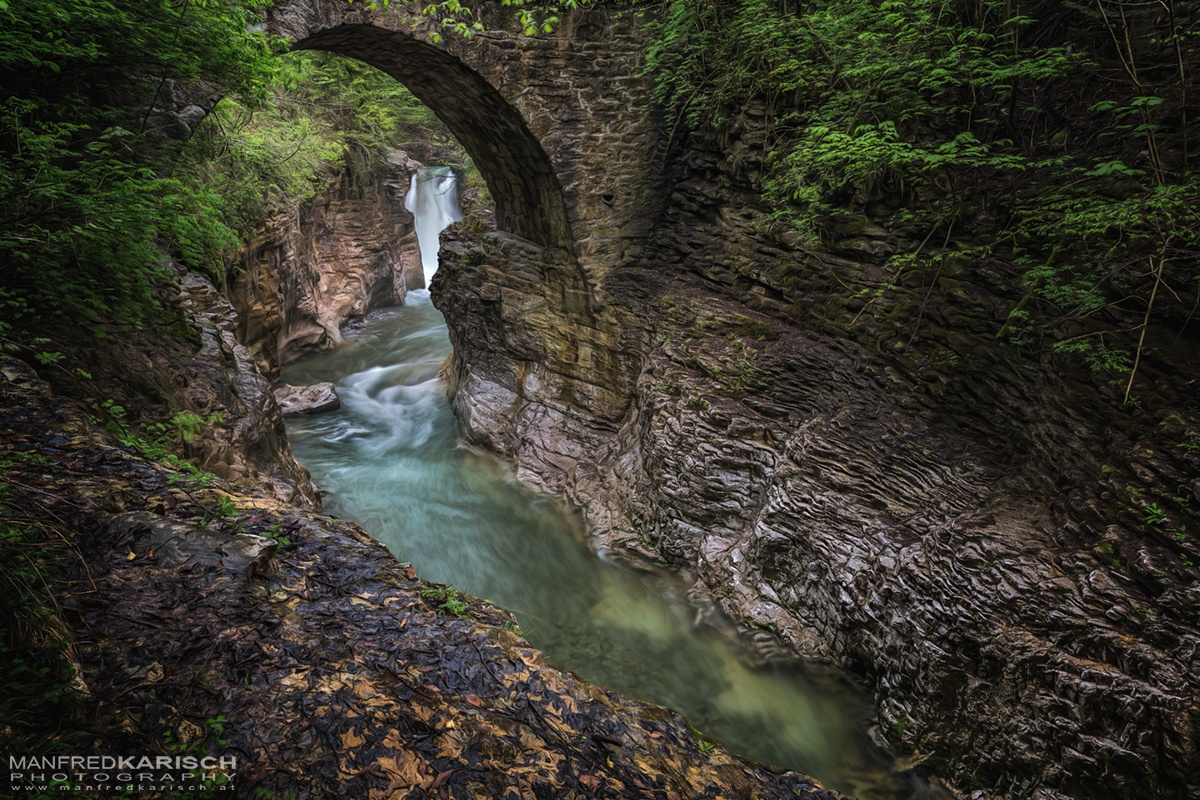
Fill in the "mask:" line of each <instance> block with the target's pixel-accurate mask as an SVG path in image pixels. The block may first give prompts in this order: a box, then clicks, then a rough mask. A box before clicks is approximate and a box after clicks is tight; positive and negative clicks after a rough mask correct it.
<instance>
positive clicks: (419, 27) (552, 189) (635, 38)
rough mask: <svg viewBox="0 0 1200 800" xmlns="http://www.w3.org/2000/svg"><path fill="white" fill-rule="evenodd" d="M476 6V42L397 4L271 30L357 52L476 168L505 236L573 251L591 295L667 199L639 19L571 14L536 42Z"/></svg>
mask: <svg viewBox="0 0 1200 800" xmlns="http://www.w3.org/2000/svg"><path fill="white" fill-rule="evenodd" d="M285 2H286V0H285ZM473 5H474V6H475V8H476V17H475V19H477V20H478V21H479V22H480V23H482V25H483V27H484V30H483V31H481V32H479V33H477V34H476V35H475V36H473V37H471V38H470V39H467V38H464V37H462V36H460V35H458V34H456V33H454V32H453V31H451V30H443V29H442V28H441V26H440V25H439V23H438V22H437V21H436V20H432V19H430V18H429V17H427V16H424V15H422V14H421V13H420V10H419V9H420V6H421V4H419V3H403V2H392V3H390V4H389V5H388V6H387V8H386V9H383V8H381V9H379V10H371V9H369V8H368V7H367V5H366V4H365V3H363V2H354V3H348V2H346V0H298V1H297V2H294V3H290V4H285V3H281V4H279V5H276V6H275V7H274V8H272V9H270V10H269V11H268V12H267V15H268V28H269V30H270V31H271V32H272V33H274V34H276V35H279V36H282V37H284V38H286V39H288V40H290V41H291V42H292V44H293V47H294V48H296V49H313V50H325V51H330V52H335V53H339V54H341V55H345V56H350V57H352V58H356V59H359V60H361V61H364V62H366V63H368V64H371V65H372V66H374V67H377V68H379V69H380V70H382V71H384V72H386V73H387V74H389V75H391V76H392V77H394V78H396V79H397V80H398V81H400V82H401V83H403V84H404V85H405V86H406V87H408V89H409V90H410V91H412V93H413V94H414V95H416V96H417V98H418V99H420V100H421V101H422V102H423V103H424V104H425V105H427V106H428V107H429V108H430V109H432V110H433V111H434V113H436V114H437V116H438V117H439V118H440V119H441V120H442V121H443V122H444V123H445V124H446V125H447V126H448V127H449V128H450V130H451V131H452V132H453V133H454V135H455V136H456V137H457V138H458V140H459V141H460V142H461V143H462V145H463V146H464V147H465V148H466V149H467V151H468V152H469V153H470V154H471V157H472V158H473V159H474V160H475V163H476V165H477V166H478V167H479V169H480V171H481V173H482V174H483V177H484V179H485V180H486V181H487V184H488V187H489V189H490V191H491V194H492V196H493V199H494V201H495V203H496V216H497V224H498V226H499V228H500V229H501V230H502V231H506V232H508V233H511V234H514V235H516V236H518V237H520V238H522V239H525V240H527V241H529V242H532V243H534V244H536V245H538V246H540V247H543V248H554V249H562V250H564V251H566V253H567V254H569V257H570V260H571V261H573V262H575V263H576V264H577V265H578V267H579V268H580V269H581V270H582V273H583V275H584V276H586V278H585V283H586V284H589V285H591V286H592V287H594V286H596V285H597V284H598V283H599V282H600V281H601V280H602V278H603V276H604V275H605V274H607V272H608V271H609V270H610V269H612V268H613V267H614V266H616V265H617V264H619V263H620V262H622V261H623V260H625V259H627V258H628V257H629V255H630V253H631V251H632V250H633V249H634V248H635V247H636V245H637V243H638V242H639V241H643V240H644V239H645V238H646V237H647V236H648V235H649V233H650V229H651V226H652V224H653V217H654V216H656V215H655V214H647V211H648V210H651V211H653V210H655V209H657V208H661V202H662V200H663V199H664V198H662V197H661V194H662V191H661V190H660V189H659V186H660V185H661V184H662V181H661V180H656V177H655V176H656V174H657V173H658V172H659V171H660V169H661V152H660V149H659V148H660V147H661V146H662V141H661V137H660V133H659V128H658V126H657V125H656V122H655V118H654V115H653V114H652V113H651V112H650V111H649V109H648V106H647V97H648V94H649V88H650V84H649V80H648V79H647V78H645V77H643V76H642V72H643V51H644V46H645V40H644V38H643V37H642V36H641V35H639V33H638V29H637V20H636V18H635V16H634V12H632V11H629V10H623V11H622V10H617V9H611V8H604V7H599V8H591V9H588V10H586V11H577V12H573V13H570V14H567V15H564V16H563V18H562V23H561V24H560V25H559V26H558V27H557V29H556V30H555V31H554V32H553V33H551V34H547V35H542V36H536V37H529V36H524V35H522V33H521V30H520V26H519V24H518V22H517V19H516V16H515V14H514V13H513V10H512V9H511V8H506V7H503V6H501V5H500V4H499V3H497V2H478V3H475V4H473ZM572 288H573V289H574V288H579V289H582V288H584V287H582V286H577V287H572Z"/></svg>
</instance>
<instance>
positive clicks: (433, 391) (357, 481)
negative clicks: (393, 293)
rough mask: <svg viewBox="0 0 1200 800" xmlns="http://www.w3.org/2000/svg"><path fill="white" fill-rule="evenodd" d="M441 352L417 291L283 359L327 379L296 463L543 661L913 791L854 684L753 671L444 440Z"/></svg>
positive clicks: (757, 743)
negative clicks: (493, 609) (483, 606)
mask: <svg viewBox="0 0 1200 800" xmlns="http://www.w3.org/2000/svg"><path fill="white" fill-rule="evenodd" d="M449 353H450V342H449V339H448V337H447V333H446V328H445V323H444V321H443V319H442V315H441V312H439V311H438V310H437V309H435V308H434V307H433V305H432V303H431V302H430V300H429V295H428V293H427V292H424V291H416V292H410V293H409V296H408V300H407V304H406V305H405V306H401V307H397V308H392V309H386V310H383V311H379V312H375V313H373V314H372V315H371V319H370V321H369V322H368V323H367V324H365V325H362V326H357V327H354V328H351V329H349V330H347V331H346V342H345V344H343V345H342V346H341V347H339V348H338V349H337V350H335V351H331V352H329V353H327V354H323V355H320V356H316V357H313V358H311V359H308V360H305V361H302V362H300V363H297V364H293V365H291V366H289V367H287V368H286V369H285V370H284V375H283V378H284V380H286V381H287V382H288V383H292V384H309V383H315V382H319V381H332V382H333V383H335V384H336V385H337V391H338V394H339V395H340V396H341V398H342V402H343V405H342V408H341V409H339V410H338V411H335V412H330V413H326V414H321V415H314V416H305V417H298V418H294V419H292V420H289V425H288V435H289V437H290V439H291V442H292V447H293V448H294V450H295V453H296V456H297V458H298V459H299V460H300V461H301V463H303V464H304V465H305V466H306V467H308V468H309V470H311V472H312V476H313V480H314V481H315V482H316V483H317V485H319V486H320V487H321V488H322V489H324V490H325V491H326V493H327V494H326V501H325V509H326V511H327V512H328V513H331V514H334V515H337V516H339V517H342V518H345V519H350V520H353V521H354V522H357V523H358V524H360V525H362V526H363V528H365V529H366V530H367V531H368V532H369V533H371V535H373V536H375V537H376V538H377V539H379V540H380V541H381V542H383V543H384V544H385V545H387V546H388V547H389V548H390V549H391V550H392V552H393V553H395V554H396V556H397V557H399V558H400V559H402V560H404V561H408V562H411V563H412V564H413V565H414V566H415V567H416V569H417V572H418V574H420V575H421V576H422V577H424V578H426V579H429V580H434V581H439V582H443V583H447V584H450V585H452V586H455V587H457V588H459V589H461V590H463V591H465V592H468V593H470V594H473V595H476V596H479V597H485V598H487V599H489V600H492V601H494V602H496V603H498V604H499V605H502V606H505V607H507V608H509V609H511V610H512V611H513V612H514V613H515V614H516V616H517V620H518V622H519V623H520V625H521V627H522V630H523V632H524V634H525V636H526V637H527V638H528V639H529V641H530V642H531V643H532V644H533V645H534V646H535V647H537V648H539V649H540V650H542V651H543V652H545V653H546V656H547V658H548V660H549V661H550V663H552V664H553V665H555V666H556V667H559V668H560V669H566V670H571V671H573V672H575V673H576V674H578V675H580V676H582V677H584V678H586V679H588V680H590V681H592V682H594V683H598V684H602V685H604V686H607V687H609V688H611V689H614V690H616V691H619V692H622V693H624V694H627V695H630V696H633V697H637V698H638V699H641V700H646V701H649V702H653V703H658V704H661V705H666V706H670V707H672V708H674V709H676V710H678V711H680V712H682V713H683V714H684V715H685V716H686V717H687V718H688V721H689V722H691V723H692V725H694V726H695V727H696V728H698V729H699V730H701V731H703V732H705V733H706V734H708V735H710V736H713V737H714V738H716V739H718V740H720V741H721V742H722V743H723V744H724V745H725V746H726V747H728V748H729V749H730V750H731V751H733V752H735V753H738V754H741V755H745V756H749V757H751V758H754V759H757V760H759V761H762V762H765V763H769V764H774V765H777V766H781V767H787V768H790V769H795V770H798V771H801V772H805V773H807V774H810V775H812V776H814V777H816V778H818V779H819V780H821V781H823V782H824V783H825V785H826V786H827V787H829V788H832V789H837V790H840V791H842V792H845V793H847V794H851V795H853V796H856V797H858V798H860V800H899V798H910V797H921V796H924V795H925V790H924V789H923V787H921V786H920V785H919V784H918V783H917V782H915V781H914V780H912V779H911V778H908V777H904V776H896V775H894V774H893V773H892V771H891V768H890V766H889V764H888V763H887V762H886V761H885V760H884V759H883V758H882V757H881V756H880V755H879V754H878V753H877V752H876V751H875V750H874V749H873V748H872V746H871V745H870V743H869V737H868V736H867V735H866V729H865V723H864V719H865V717H866V716H867V715H868V714H869V713H870V710H869V708H868V706H867V704H866V703H865V702H864V700H863V698H862V696H861V694H859V693H858V692H857V691H855V690H854V688H853V687H852V686H850V684H849V683H848V682H847V681H845V680H844V679H842V678H840V677H838V676H835V675H830V674H829V673H828V672H826V671H819V670H803V669H794V668H788V669H780V668H769V667H768V668H761V667H759V668H756V667H755V666H754V665H753V660H752V659H750V658H748V654H747V653H745V652H744V651H742V650H741V649H740V648H739V646H738V645H737V644H736V642H735V641H734V638H735V637H732V636H730V635H722V634H721V633H720V632H717V631H713V630H711V629H706V630H697V629H696V628H695V627H694V626H693V625H692V620H693V617H694V612H693V611H692V609H690V608H689V606H688V605H687V602H686V598H685V587H683V586H682V585H681V584H679V583H677V582H675V581H673V580H672V579H671V578H670V576H663V575H659V574H655V573H650V572H644V571H636V570H631V569H627V568H622V567H618V566H616V565H613V564H610V563H607V562H605V561H604V560H602V559H600V558H598V557H597V556H596V555H595V554H594V553H593V552H592V551H591V550H590V549H589V548H588V546H587V544H586V537H585V532H584V530H583V527H582V523H581V519H580V518H579V516H578V515H577V514H574V513H571V512H570V511H569V510H568V509H566V508H565V507H564V505H563V504H562V503H560V502H558V501H555V500H552V499H548V498H545V497H543V496H539V495H536V494H534V493H532V492H531V491H529V490H528V489H527V488H525V487H522V486H521V485H520V484H518V483H517V482H516V481H514V480H513V479H512V477H511V474H510V472H509V470H508V469H507V468H506V466H505V464H503V463H502V462H500V461H498V460H497V459H494V458H491V457H489V456H484V455H481V454H479V453H477V452H474V451H472V450H470V449H468V448H465V447H463V446H461V445H460V443H459V441H458V435H457V428H456V422H455V419H454V416H453V414H452V412H451V409H450V403H449V401H448V399H447V397H446V393H445V387H444V386H443V384H442V383H441V382H440V381H439V380H438V375H437V373H438V368H439V367H440V366H441V364H442V362H443V361H444V360H445V359H446V357H447V356H448V355H449Z"/></svg>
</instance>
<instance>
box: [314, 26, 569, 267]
mask: <svg viewBox="0 0 1200 800" xmlns="http://www.w3.org/2000/svg"><path fill="white" fill-rule="evenodd" d="M294 49H297V50H325V51H329V52H333V53H338V54H340V55H344V56H349V57H351V58H356V59H358V60H360V61H363V62H365V63H367V64H370V65H371V66H373V67H376V68H378V69H380V70H382V71H383V72H386V73H387V74H388V75H390V76H392V77H393V78H395V79H396V80H398V81H400V82H401V83H403V84H404V85H405V86H406V87H407V88H408V89H409V91H411V92H412V93H413V94H414V95H415V96H416V97H417V99H419V100H420V101H421V102H422V103H424V104H425V105H426V106H428V107H429V108H430V109H431V110H432V111H433V112H434V113H435V114H436V115H437V116H438V118H439V119H441V121H442V122H443V123H445V125H446V126H447V127H448V128H449V129H450V131H451V132H452V133H453V134H454V135H455V137H456V138H457V139H458V141H459V142H460V143H461V144H462V145H463V147H464V148H466V150H467V152H468V153H470V155H471V158H472V159H474V161H475V165H476V166H477V167H478V168H479V171H480V173H481V174H482V175H483V178H484V180H485V181H487V185H488V189H489V190H490V192H491V194H492V198H493V200H494V201H495V204H496V208H495V210H496V219H497V225H498V227H499V228H500V229H501V230H504V231H507V232H509V233H513V234H515V235H517V236H520V237H522V238H524V239H528V240H530V241H532V242H535V243H537V244H539V245H542V246H543V247H562V248H565V249H567V250H568V251H570V249H571V230H570V225H569V224H568V222H567V215H566V208H565V206H564V203H563V193H562V188H561V186H560V185H559V182H558V178H557V176H556V175H555V173H554V169H553V167H552V166H551V163H550V159H549V157H548V156H547V155H546V152H545V150H544V149H543V148H542V146H541V144H540V143H539V142H538V140H537V138H536V137H535V136H534V135H533V134H532V133H531V132H530V130H529V128H528V127H527V126H526V124H525V121H524V119H522V117H521V115H520V113H519V112H518V111H517V110H516V109H515V108H513V106H512V105H511V104H510V103H509V102H508V101H507V100H506V99H505V98H504V97H503V96H502V95H501V94H500V93H499V92H498V91H497V90H496V89H495V88H494V87H493V86H492V85H491V84H490V83H488V82H487V81H486V80H484V78H482V77H481V76H480V75H479V74H478V73H477V72H475V71H474V70H473V69H471V68H470V67H469V66H467V65H466V64H464V63H463V62H462V61H461V60H459V59H458V58H457V57H456V56H454V55H453V54H451V53H447V52H444V51H442V50H439V49H437V48H435V47H433V46H432V45H429V44H426V43H425V42H422V41H419V40H417V39H414V38H413V37H412V36H410V35H408V34H405V33H399V32H396V31H390V30H386V29H383V28H377V27H373V26H371V25H358V24H346V25H339V26H337V27H332V28H329V29H327V30H323V31H320V32H319V33H315V34H313V35H311V36H309V37H307V38H305V39H303V40H302V41H299V42H296V43H295V45H294Z"/></svg>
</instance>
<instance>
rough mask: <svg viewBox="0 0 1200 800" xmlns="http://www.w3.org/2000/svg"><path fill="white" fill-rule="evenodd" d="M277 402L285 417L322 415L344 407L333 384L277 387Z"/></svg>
mask: <svg viewBox="0 0 1200 800" xmlns="http://www.w3.org/2000/svg"><path fill="white" fill-rule="evenodd" d="M274 392H275V400H276V402H278V403H279V408H280V409H281V410H282V411H283V415H284V416H285V417H288V416H294V415H297V414H320V413H321V412H322V411H334V410H336V409H339V408H341V407H342V400H341V398H340V397H338V396H337V391H336V390H335V388H334V386H333V384H332V383H329V382H328V381H326V382H324V383H314V384H313V385H312V386H292V385H290V384H286V385H284V386H277V387H275V390H274Z"/></svg>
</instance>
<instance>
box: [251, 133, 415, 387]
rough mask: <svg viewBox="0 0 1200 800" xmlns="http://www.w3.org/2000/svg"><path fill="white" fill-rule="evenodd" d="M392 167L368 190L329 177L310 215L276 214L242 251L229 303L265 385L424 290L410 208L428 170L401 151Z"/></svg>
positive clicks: (307, 210) (306, 211) (295, 210)
mask: <svg viewBox="0 0 1200 800" xmlns="http://www.w3.org/2000/svg"><path fill="white" fill-rule="evenodd" d="M388 164H389V169H390V172H389V174H388V175H387V176H386V177H385V178H384V179H383V180H382V181H381V182H380V183H379V184H377V185H374V186H369V187H366V188H360V187H356V186H354V185H353V183H352V181H351V179H350V178H349V177H348V176H345V175H341V176H330V185H329V187H328V188H327V189H326V190H325V191H323V192H322V193H321V195H320V196H319V197H318V198H317V199H315V200H314V201H313V202H312V203H311V204H310V205H308V206H306V207H304V208H299V207H289V208H284V209H278V210H276V211H275V212H274V213H273V214H272V215H271V216H270V217H268V219H267V220H265V221H264V222H263V223H262V224H261V225H260V226H259V227H258V230H257V231H256V232H255V234H254V236H253V237H252V238H251V240H250V241H249V242H247V244H246V246H245V247H244V248H243V250H242V252H241V254H240V256H239V257H238V262H237V265H236V269H234V270H231V274H232V278H231V281H230V286H229V298H230V302H232V303H233V305H234V307H235V308H236V309H237V312H238V329H237V335H238V339H239V341H242V342H245V343H246V346H247V347H248V348H249V349H250V351H251V354H252V355H253V357H254V360H255V363H256V364H257V365H258V367H259V369H260V370H261V371H262V373H263V374H264V375H268V376H274V375H276V374H277V373H278V370H279V367H280V366H281V365H283V364H287V363H289V362H291V361H294V360H295V359H296V358H298V357H300V356H302V355H303V354H305V353H312V352H317V351H320V350H327V349H329V348H331V347H334V346H336V345H337V343H338V342H340V341H341V340H342V337H341V329H342V327H343V326H344V325H345V324H346V323H347V322H352V321H355V320H362V319H364V318H365V317H366V314H367V312H368V311H370V310H371V309H373V308H378V307H380V306H389V305H396V304H399V303H402V302H403V301H404V295H405V293H406V292H407V290H408V289H409V288H420V287H421V285H422V284H423V283H424V277H423V276H422V274H421V257H420V251H419V250H418V249H417V244H416V233H415V232H414V229H413V218H412V214H411V213H410V212H409V211H407V210H406V209H405V208H404V195H405V193H406V192H407V191H408V186H409V179H410V178H411V176H412V174H413V173H414V172H415V171H416V170H417V168H418V167H420V164H418V163H417V162H415V161H413V160H412V159H410V158H408V156H407V155H406V154H405V153H403V152H400V151H397V152H396V153H394V154H393V155H392V157H391V158H389V160H388Z"/></svg>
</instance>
